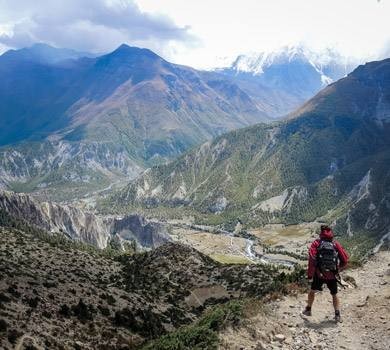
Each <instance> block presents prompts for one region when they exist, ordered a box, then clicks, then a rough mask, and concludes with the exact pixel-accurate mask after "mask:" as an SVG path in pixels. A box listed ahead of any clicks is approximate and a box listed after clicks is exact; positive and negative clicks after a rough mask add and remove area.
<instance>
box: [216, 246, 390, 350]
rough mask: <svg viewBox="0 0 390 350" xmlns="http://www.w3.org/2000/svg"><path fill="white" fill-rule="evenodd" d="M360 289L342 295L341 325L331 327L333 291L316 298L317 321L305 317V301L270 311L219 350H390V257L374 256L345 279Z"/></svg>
mask: <svg viewBox="0 0 390 350" xmlns="http://www.w3.org/2000/svg"><path fill="white" fill-rule="evenodd" d="M347 275H348V276H350V277H352V278H353V279H354V280H355V281H356V287H350V288H347V289H344V290H341V291H340V293H339V294H340V298H341V301H342V318H343V322H342V323H340V324H336V323H335V322H334V321H333V307H332V303H331V296H330V294H329V291H328V290H327V289H326V288H324V291H323V292H321V293H318V294H317V295H316V300H315V302H314V305H313V316H311V317H306V316H302V315H301V311H302V310H303V308H304V306H305V304H306V295H304V294H298V295H296V296H288V297H286V298H284V299H283V300H277V301H276V302H273V303H271V304H270V305H267V306H266V307H265V308H264V310H262V311H261V312H259V313H258V314H257V315H256V316H254V317H252V318H249V319H248V320H246V321H245V322H244V324H243V325H242V326H240V327H239V328H238V329H237V328H236V329H228V330H227V331H225V332H224V333H223V334H222V335H221V339H222V344H221V347H220V348H221V349H240V350H246V349H267V350H268V349H271V350H272V349H286V350H287V349H288V350H295V349H304V350H306V349H324V350H325V349H328V350H333V349H348V350H360V349H361V350H369V349H373V350H384V349H386V350H387V349H390V252H389V251H382V252H379V253H378V254H376V255H375V256H374V257H373V258H372V259H371V260H370V261H369V262H368V263H367V264H365V265H364V266H363V267H362V268H359V269H356V270H350V271H347V272H345V273H344V276H347Z"/></svg>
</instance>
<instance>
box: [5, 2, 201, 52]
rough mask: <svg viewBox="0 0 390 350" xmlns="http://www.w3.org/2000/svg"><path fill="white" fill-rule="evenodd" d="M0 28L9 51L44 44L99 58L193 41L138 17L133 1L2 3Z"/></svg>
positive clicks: (149, 17) (166, 21) (177, 29)
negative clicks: (124, 49)
mask: <svg viewBox="0 0 390 350" xmlns="http://www.w3.org/2000/svg"><path fill="white" fill-rule="evenodd" d="M0 23H2V25H1V27H0V44H3V45H6V46H8V47H13V48H19V47H24V46H28V45H31V44H32V43H35V42H45V43H49V44H52V45H55V46H59V47H69V48H74V49H79V50H83V51H94V52H100V51H108V50H111V49H114V48H115V47H117V46H118V45H120V44H121V43H128V44H131V45H135V46H147V47H149V48H151V49H154V50H156V51H163V50H164V48H165V47H166V46H169V45H171V43H172V42H183V45H185V44H191V43H192V42H193V41H194V38H193V37H192V36H191V35H190V34H189V29H188V27H187V26H178V25H176V24H175V23H174V22H173V21H172V19H171V18H169V17H168V16H167V15H163V14H159V15H157V14H153V13H148V12H145V11H141V10H140V9H139V7H138V5H137V4H136V3H135V2H134V1H132V0H126V1H121V0H66V1H62V0H35V1H30V0H12V1H7V0H5V1H4V0H3V1H0Z"/></svg>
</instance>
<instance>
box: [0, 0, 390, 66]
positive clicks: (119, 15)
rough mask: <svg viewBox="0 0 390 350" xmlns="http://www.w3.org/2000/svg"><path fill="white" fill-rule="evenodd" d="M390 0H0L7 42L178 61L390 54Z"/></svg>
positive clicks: (1, 34)
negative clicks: (284, 52)
mask: <svg viewBox="0 0 390 350" xmlns="http://www.w3.org/2000/svg"><path fill="white" fill-rule="evenodd" d="M389 15H390V0H380V1H378V0H341V1H340V0H240V1H237V0H164V1H162V0H66V1H64V0H35V1H31V0H0V50H1V45H3V47H4V45H7V46H9V47H21V46H26V45H30V44H31V43H33V42H38V41H41V42H46V43H49V44H52V45H55V46H60V47H69V48H74V49H79V50H83V51H94V52H104V51H109V50H112V49H114V48H115V47H116V46H118V45H119V44H120V43H122V42H125V43H128V44H130V45H134V46H142V47H148V48H150V49H152V50H154V51H156V52H157V53H159V54H161V55H163V56H164V57H166V58H167V59H169V60H172V61H174V62H177V63H182V64H188V65H192V66H195V67H208V66H213V65H215V63H216V57H226V56H235V55H237V54H239V53H243V52H248V51H264V50H271V49H274V48H278V47H280V46H282V45H291V44H297V43H303V44H305V45H308V46H309V47H311V48H313V49H321V48H325V47H332V48H333V47H334V48H336V49H338V50H339V51H341V53H342V54H344V55H350V56H354V57H356V58H376V57H378V55H380V54H382V55H383V54H389V53H390V50H389V48H390V21H389V20H388V18H389Z"/></svg>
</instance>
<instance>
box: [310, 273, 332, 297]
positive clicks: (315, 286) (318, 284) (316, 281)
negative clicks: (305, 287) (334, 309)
mask: <svg viewBox="0 0 390 350" xmlns="http://www.w3.org/2000/svg"><path fill="white" fill-rule="evenodd" d="M324 283H326V285H327V286H328V288H329V290H330V294H332V295H335V294H337V281H336V280H335V279H334V280H324V279H322V278H319V277H318V276H317V275H315V276H314V278H313V282H312V284H311V289H312V290H319V291H322V285H323V284H324Z"/></svg>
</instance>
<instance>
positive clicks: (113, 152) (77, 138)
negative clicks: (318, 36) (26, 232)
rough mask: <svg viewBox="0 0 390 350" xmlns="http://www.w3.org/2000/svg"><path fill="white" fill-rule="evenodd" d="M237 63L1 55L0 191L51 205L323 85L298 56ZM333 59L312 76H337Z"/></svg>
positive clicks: (284, 108)
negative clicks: (199, 65)
mask: <svg viewBox="0 0 390 350" xmlns="http://www.w3.org/2000/svg"><path fill="white" fill-rule="evenodd" d="M290 51H291V50H290ZM283 52H284V51H283ZM283 55H284V56H283ZM247 60H248V59H247ZM243 61H245V59H244V58H243V57H240V58H239V59H237V60H236V62H235V64H234V65H233V66H232V67H231V68H230V69H225V70H218V71H197V70H195V69H192V68H190V67H185V66H180V65H177V64H172V63H170V62H168V61H166V60H164V59H163V58H161V57H160V56H158V55H156V54H155V53H153V52H152V51H150V50H148V49H140V48H136V47H130V46H127V45H122V46H120V47H119V48H118V49H116V50H115V51H113V52H111V53H108V54H105V55H102V56H96V57H94V56H93V55H91V54H88V53H80V52H76V51H74V50H69V49H58V48H53V47H50V46H47V45H45V44H37V45H34V46H32V47H31V48H25V49H20V50H10V51H8V52H6V53H4V54H3V55H2V56H0V115H1V118H0V146H2V147H1V148H0V154H1V157H0V174H1V178H0V186H1V187H3V188H6V189H11V190H15V191H27V192H31V191H33V192H36V193H37V194H38V195H40V196H41V197H43V198H50V199H56V200H69V199H74V198H80V197H83V196H90V195H91V194H92V193H96V192H97V191H100V190H102V189H105V188H110V186H113V184H120V183H123V182H125V181H128V180H129V179H132V178H134V177H136V176H137V175H138V174H139V173H141V172H142V171H143V170H144V169H145V168H147V167H149V166H151V165H154V164H160V163H164V162H166V161H168V160H171V159H173V158H174V157H176V156H178V155H180V154H181V153H183V152H185V151H186V150H188V149H190V148H191V147H193V146H196V145H199V144H201V143H202V142H204V141H206V140H208V139H212V138H213V137H216V136H218V135H221V134H222V133H224V132H227V131H230V130H234V129H237V128H241V127H246V126H249V125H253V124H255V123H258V122H269V121H271V120H272V118H274V117H275V116H281V115H282V114H283V113H287V112H291V111H292V110H293V107H294V108H295V106H296V105H297V104H298V103H301V102H303V101H304V100H305V99H306V98H308V97H310V96H311V95H312V94H314V92H316V91H317V90H318V89H319V87H320V86H321V84H322V83H324V82H325V83H326V82H328V80H326V81H323V82H322V83H316V84H314V83H313V82H312V81H317V80H318V81H319V80H321V79H320V75H319V74H320V73H319V71H318V69H317V70H316V69H314V67H313V65H312V64H311V63H310V62H309V61H308V58H307V57H306V56H305V55H304V54H303V53H301V52H300V51H296V52H295V51H294V52H293V53H291V52H284V54H281V53H278V54H275V55H274V56H273V58H272V60H271V58H270V57H268V59H267V65H265V64H264V63H262V68H261V69H262V74H260V75H259V70H258V69H257V70H256V69H255V68H254V66H253V65H252V66H251V69H252V71H250V72H249V71H248V70H245V72H244V70H243V68H242V67H243ZM334 61H335V60H333V61H332V63H329V64H328V65H327V66H326V67H327V68H326V69H325V68H323V72H322V71H321V74H322V75H323V74H325V73H324V72H326V74H329V76H332V78H334V79H336V78H337V77H340V76H342V74H344V72H345V70H342V69H341V68H338V69H336V68H335V69H334V70H335V71H337V74H336V73H335V74H333V75H332V74H330V73H329V72H330V71H331V69H330V68H329V67H331V65H332V64H334ZM324 67H325V66H324ZM298 78H299V79H298ZM309 80H310V82H311V83H310V84H308V83H307V82H308V81H309ZM297 81H299V84H300V86H301V87H302V91H301V90H299V89H298V86H297ZM313 84H314V85H313ZM298 95H299V96H298ZM297 96H298V97H297ZM289 101H290V102H291V103H290V102H289Z"/></svg>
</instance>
